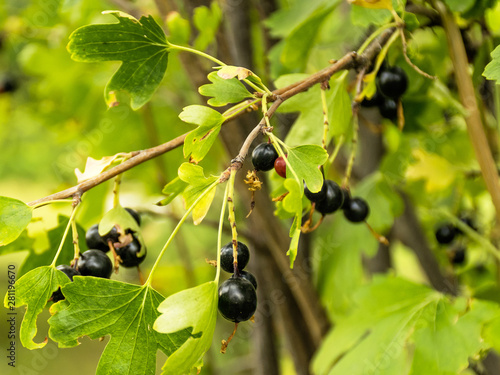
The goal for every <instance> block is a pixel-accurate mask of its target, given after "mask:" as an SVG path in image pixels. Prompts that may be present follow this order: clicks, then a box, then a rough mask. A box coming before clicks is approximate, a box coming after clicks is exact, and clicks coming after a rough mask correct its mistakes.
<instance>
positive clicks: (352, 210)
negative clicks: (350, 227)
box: [344, 197, 370, 223]
mask: <svg viewBox="0 0 500 375" xmlns="http://www.w3.org/2000/svg"><path fill="white" fill-rule="evenodd" d="M369 213H370V207H369V206H368V203H366V201H365V200H364V199H362V198H359V197H356V198H351V199H350V200H349V203H348V204H347V207H346V208H344V216H345V217H346V219H347V220H349V221H350V222H352V223H359V222H361V221H364V220H365V219H366V218H367V217H368V214H369Z"/></svg>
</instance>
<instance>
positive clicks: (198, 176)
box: [179, 163, 218, 225]
mask: <svg viewBox="0 0 500 375" xmlns="http://www.w3.org/2000/svg"><path fill="white" fill-rule="evenodd" d="M179 178H180V179H181V180H182V181H184V182H185V183H187V184H189V186H188V187H187V188H186V190H184V193H183V194H182V197H183V198H184V202H185V207H186V208H188V207H191V205H193V203H194V202H195V201H196V200H197V199H198V197H199V196H200V195H201V194H203V192H204V191H205V190H207V189H208V188H209V187H210V185H212V184H213V183H214V182H215V181H216V180H217V178H218V177H215V176H210V177H205V175H204V173H203V168H202V167H200V166H199V165H194V164H191V163H182V164H181V166H180V167H179ZM215 192H216V189H212V191H211V192H209V193H208V194H207V195H205V197H203V199H202V200H201V201H199V202H198V204H197V205H196V207H195V208H194V209H193V212H192V214H193V222H194V224H195V225H198V224H200V223H201V222H202V220H203V219H204V218H205V216H206V214H207V212H208V210H209V209H210V205H211V204H212V201H213V199H214V196H215Z"/></svg>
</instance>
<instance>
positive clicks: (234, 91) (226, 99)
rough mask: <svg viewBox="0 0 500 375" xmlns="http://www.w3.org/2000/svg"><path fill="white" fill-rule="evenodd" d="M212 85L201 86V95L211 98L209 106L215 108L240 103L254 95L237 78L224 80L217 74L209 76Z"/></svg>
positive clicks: (213, 73) (212, 73)
mask: <svg viewBox="0 0 500 375" xmlns="http://www.w3.org/2000/svg"><path fill="white" fill-rule="evenodd" d="M208 79H209V80H210V82H212V83H210V84H207V85H203V86H200V88H199V89H198V91H199V93H200V94H201V95H204V96H211V98H210V99H208V104H209V105H212V106H214V107H221V106H224V105H226V104H229V103H238V102H241V101H243V100H245V99H247V98H252V97H253V95H252V94H251V93H250V92H248V90H247V89H246V88H245V86H244V85H243V84H242V83H241V82H240V81H239V80H238V79H236V78H230V79H224V78H221V77H220V76H219V75H218V74H217V72H211V73H210V74H209V75H208Z"/></svg>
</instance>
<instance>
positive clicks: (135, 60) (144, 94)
mask: <svg viewBox="0 0 500 375" xmlns="http://www.w3.org/2000/svg"><path fill="white" fill-rule="evenodd" d="M105 13H107V14H111V15H113V16H114V17H116V19H117V20H118V23H112V24H101V25H88V26H83V27H80V28H79V29H77V30H75V31H74V32H73V33H72V34H71V35H70V41H69V44H68V51H69V52H70V53H71V58H72V59H73V60H76V61H83V62H97V61H122V65H121V66H120V68H119V69H118V70H117V72H116V73H115V74H114V75H113V77H112V78H111V80H110V81H109V82H108V84H107V86H106V89H105V99H106V102H107V104H108V105H109V106H112V105H113V104H114V100H115V99H114V98H115V94H116V92H117V91H126V92H128V93H129V94H130V96H131V106H132V108H133V109H138V108H140V107H142V106H143V105H144V104H146V103H147V102H148V101H149V99H151V96H152V95H153V93H154V92H155V90H156V89H157V88H158V86H159V85H160V82H161V80H162V79H163V76H164V74H165V71H166V70H167V63H168V53H169V51H168V46H167V41H166V38H165V34H164V33H163V30H162V29H161V27H160V26H158V24H157V23H156V21H155V20H154V19H153V17H152V16H147V17H141V19H140V20H137V19H135V18H134V17H132V16H130V15H128V14H126V13H123V12H118V11H109V12H105Z"/></svg>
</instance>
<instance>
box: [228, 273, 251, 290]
mask: <svg viewBox="0 0 500 375" xmlns="http://www.w3.org/2000/svg"><path fill="white" fill-rule="evenodd" d="M236 277H237V276H236V275H234V274H233V275H232V276H231V278H232V279H234V278H236ZM239 277H242V278H244V279H246V280H248V281H250V283H252V285H253V287H254V288H255V290H257V279H256V278H255V276H254V275H253V274H251V273H250V272H247V271H240V276H239Z"/></svg>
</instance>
